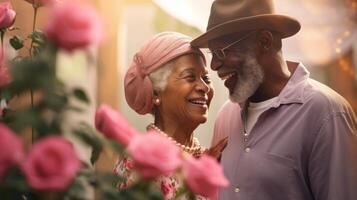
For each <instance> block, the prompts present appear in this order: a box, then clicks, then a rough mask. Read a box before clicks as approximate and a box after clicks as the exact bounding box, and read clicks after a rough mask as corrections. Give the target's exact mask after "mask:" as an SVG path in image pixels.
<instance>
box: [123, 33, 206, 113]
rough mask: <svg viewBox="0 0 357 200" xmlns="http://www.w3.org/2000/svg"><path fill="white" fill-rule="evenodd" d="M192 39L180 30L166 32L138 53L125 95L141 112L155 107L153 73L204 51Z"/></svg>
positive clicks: (132, 65) (135, 56)
mask: <svg viewBox="0 0 357 200" xmlns="http://www.w3.org/2000/svg"><path fill="white" fill-rule="evenodd" d="M191 40H192V38H190V37H188V36H186V35H183V34H181V33H177V32H162V33H159V34H157V35H155V36H154V37H153V38H151V39H150V40H149V41H148V42H147V43H146V44H145V45H144V46H143V47H142V48H141V49H140V51H139V52H137V53H136V54H135V55H134V57H133V61H132V63H131V65H130V67H129V69H128V71H127V72H126V74H125V78H124V90H125V98H126V101H127V102H128V104H129V106H130V107H131V108H132V109H134V110H135V111H136V112H137V113H139V114H147V113H150V112H151V110H152V107H153V87H152V83H151V80H150V79H149V76H148V75H149V74H150V73H151V72H153V71H155V70H156V69H157V68H159V67H161V66H163V65H164V64H166V63H167V62H169V61H171V60H173V59H175V58H177V57H179V56H182V55H184V54H189V53H196V54H198V55H200V56H202V58H203V59H204V61H205V57H204V55H203V54H202V52H201V51H200V50H199V49H197V48H193V47H191V45H190V42H191Z"/></svg>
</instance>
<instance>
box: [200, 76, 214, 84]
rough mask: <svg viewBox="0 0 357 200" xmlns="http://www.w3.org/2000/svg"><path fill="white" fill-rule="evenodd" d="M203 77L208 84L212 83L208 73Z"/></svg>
mask: <svg viewBox="0 0 357 200" xmlns="http://www.w3.org/2000/svg"><path fill="white" fill-rule="evenodd" d="M202 79H203V81H204V82H205V83H207V84H210V83H211V82H212V80H211V78H210V77H209V76H208V75H205V76H204V77H203V78H202Z"/></svg>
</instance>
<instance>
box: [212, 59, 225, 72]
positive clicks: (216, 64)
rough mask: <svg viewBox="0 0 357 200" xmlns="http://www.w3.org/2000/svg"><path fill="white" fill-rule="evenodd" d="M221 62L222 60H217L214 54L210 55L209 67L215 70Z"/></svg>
mask: <svg viewBox="0 0 357 200" xmlns="http://www.w3.org/2000/svg"><path fill="white" fill-rule="evenodd" d="M222 64H223V61H221V60H219V59H218V58H217V57H216V56H213V57H212V60H211V69H212V70H214V71H217V70H218V69H219V68H220V67H221V66H222Z"/></svg>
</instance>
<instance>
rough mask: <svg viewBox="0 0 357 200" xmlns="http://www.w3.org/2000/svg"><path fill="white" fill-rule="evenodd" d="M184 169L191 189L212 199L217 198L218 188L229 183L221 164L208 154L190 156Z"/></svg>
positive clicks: (184, 164)
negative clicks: (197, 157)
mask: <svg viewBox="0 0 357 200" xmlns="http://www.w3.org/2000/svg"><path fill="white" fill-rule="evenodd" d="M183 171H184V174H185V177H186V183H187V185H188V187H189V188H190V189H191V191H192V192H194V193H195V194H199V195H202V196H205V197H208V198H210V199H216V198H217V194H218V189H219V188H220V187H225V186H228V184H229V182H228V180H227V179H226V177H225V176H224V174H223V171H222V168H221V166H220V165H219V164H218V162H217V161H216V160H215V159H214V158H212V157H210V156H208V155H203V156H201V157H200V158H199V159H195V158H193V157H190V158H188V159H187V160H185V161H184V163H183Z"/></svg>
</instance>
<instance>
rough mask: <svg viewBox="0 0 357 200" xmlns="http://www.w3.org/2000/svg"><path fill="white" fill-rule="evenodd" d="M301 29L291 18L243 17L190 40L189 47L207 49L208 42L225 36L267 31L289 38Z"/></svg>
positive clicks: (265, 15) (280, 16)
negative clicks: (260, 30) (251, 31)
mask: <svg viewBox="0 0 357 200" xmlns="http://www.w3.org/2000/svg"><path fill="white" fill-rule="evenodd" d="M300 28H301V25H300V23H299V22H298V21H297V20H296V19H294V18H291V17H288V16H285V15H273V14H264V15H256V16H252V17H245V18H240V19H236V20H231V21H227V22H225V23H222V24H219V25H217V26H214V27H213V28H211V29H209V30H208V31H207V32H205V33H203V34H202V35H200V36H198V37H197V38H196V39H194V40H192V42H191V45H192V46H194V47H199V48H208V42H209V41H210V40H213V39H216V38H219V37H222V36H224V35H227V34H231V33H236V32H241V31H250V30H259V29H267V30H272V31H277V32H280V33H281V34H282V37H283V38H286V37H290V36H292V35H294V34H296V33H297V32H299V30H300Z"/></svg>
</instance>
